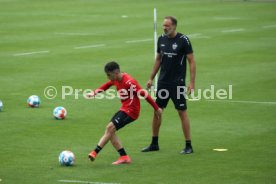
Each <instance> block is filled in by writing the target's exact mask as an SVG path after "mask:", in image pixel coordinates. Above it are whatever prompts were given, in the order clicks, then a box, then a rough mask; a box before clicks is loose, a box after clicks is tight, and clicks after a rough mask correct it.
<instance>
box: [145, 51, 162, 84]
mask: <svg viewBox="0 0 276 184" xmlns="http://www.w3.org/2000/svg"><path fill="white" fill-rule="evenodd" d="M160 64H161V56H160V54H159V53H157V56H156V58H155V63H154V66H153V69H152V72H151V74H150V78H149V80H148V82H147V88H148V89H149V88H150V87H151V86H152V81H153V79H154V77H155V76H156V74H157V72H158V70H159V68H160Z"/></svg>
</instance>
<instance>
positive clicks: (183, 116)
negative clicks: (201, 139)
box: [171, 86, 193, 154]
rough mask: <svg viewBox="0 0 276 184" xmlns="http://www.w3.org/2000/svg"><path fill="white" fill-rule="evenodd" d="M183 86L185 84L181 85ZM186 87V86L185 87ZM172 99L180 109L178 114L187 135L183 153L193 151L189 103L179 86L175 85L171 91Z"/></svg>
mask: <svg viewBox="0 0 276 184" xmlns="http://www.w3.org/2000/svg"><path fill="white" fill-rule="evenodd" d="M180 87H181V88H182V87H184V86H180ZM183 89H184V88H183ZM171 97H172V101H173V103H174V106H175V109H176V110H177V111H178V115H179V117H180V120H181V126H182V130H183V134H184V137H185V148H184V149H183V150H182V151H181V153H182V154H189V153H193V148H192V143H191V133H190V121H189V118H188V114H187V103H186V98H185V95H184V94H183V93H180V92H179V89H178V86H175V87H174V88H173V90H172V91H171Z"/></svg>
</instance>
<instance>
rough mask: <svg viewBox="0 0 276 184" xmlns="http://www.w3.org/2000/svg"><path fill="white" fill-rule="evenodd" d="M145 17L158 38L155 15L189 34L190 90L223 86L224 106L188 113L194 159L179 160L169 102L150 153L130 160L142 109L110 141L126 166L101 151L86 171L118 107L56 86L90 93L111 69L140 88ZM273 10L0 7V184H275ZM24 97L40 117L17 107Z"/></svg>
mask: <svg viewBox="0 0 276 184" xmlns="http://www.w3.org/2000/svg"><path fill="white" fill-rule="evenodd" d="M154 7H156V8H157V28H158V30H157V31H158V35H160V34H161V33H162V21H163V17H164V16H166V15H174V16H176V17H177V18H178V20H179V25H178V31H179V32H182V33H185V34H187V35H190V39H191V41H192V44H193V48H194V53H195V57H196V62H197V78H196V87H197V89H208V88H210V86H211V85H215V88H216V89H219V88H222V89H228V86H229V85H232V86H233V99H232V100H222V101H214V100H213V101H212V100H211V101H208V100H204V99H202V100H200V101H189V102H188V113H189V118H190V120H191V133H192V141H193V146H194V151H195V153H194V154H192V155H187V156H185V155H180V154H179V152H180V151H181V149H183V146H184V139H183V134H182V130H181V126H180V122H179V118H178V116H177V113H176V111H175V110H174V108H173V105H172V103H170V104H169V107H168V108H167V109H166V110H165V112H164V116H163V125H162V127H161V132H160V147H161V150H160V151H159V152H155V153H141V152H140V150H141V149H142V148H143V147H145V146H147V145H148V144H149V143H150V139H151V119H152V114H153V112H152V108H151V107H150V106H149V105H148V104H147V103H146V102H145V101H144V100H142V110H141V114H140V118H139V119H138V120H137V121H135V122H134V123H132V124H131V125H129V126H127V127H125V128H124V129H122V130H120V131H119V132H118V135H119V137H120V138H121V140H122V142H123V145H124V147H125V149H126V151H127V152H128V154H129V155H130V156H131V157H132V160H133V163H132V164H131V165H121V166H113V165H111V163H112V162H113V161H114V160H116V159H117V157H118V154H117V153H116V151H115V150H114V149H113V147H112V146H111V144H108V145H107V146H106V147H105V148H104V150H103V151H102V152H101V154H100V155H99V156H98V158H97V160H96V161H95V162H94V163H91V162H90V161H89V160H88V159H87V154H88V153H89V152H90V150H91V149H93V148H94V147H95V145H96V144H97V142H98V140H99V138H100V137H101V136H102V134H103V133H104V130H105V126H106V124H107V123H108V121H109V120H110V118H111V117H112V115H113V114H114V113H115V112H116V111H117V110H118V108H119V107H120V101H119V100H118V99H114V100H86V99H84V98H83V97H82V96H81V95H79V99H78V100H76V99H74V96H72V95H71V96H67V97H66V98H65V99H64V100H63V99H62V98H61V89H62V86H72V87H73V88H74V89H83V90H84V89H91V88H93V89H95V88H96V87H98V86H99V85H100V84H102V83H104V82H106V80H107V78H106V76H105V74H104V72H103V66H104V65H105V63H106V62H108V61H111V60H116V61H118V62H119V64H120V65H121V69H122V70H123V71H126V72H128V73H130V74H131V75H132V76H133V77H135V78H136V79H137V80H138V81H139V82H140V84H141V85H142V86H144V87H145V84H146V81H147V79H148V77H149V74H150V72H151V69H152V67H153V62H154V61H153V8H154ZM275 9H276V3H275V1H271V0H270V1H254V0H252V1H249V0H248V1H237V0H236V1H227V0H224V1H223V0H212V1H211V0H206V1H205V0H201V1H199V0H187V1H186V0H185V1H184V0H171V1H158V0H153V1H147V0H141V1H138V2H137V1H132V0H122V1H119V0H118V1H115V0H114V1H113V0H106V1H101V0H91V1H89V0H78V1H77V0H76V1H74V0H57V1H51V0H50V1H35V0H21V1H19V0H0V100H1V101H3V104H4V110H3V112H0V184H2V183H3V184H4V183H7V184H10V183H11V184H14V183H21V184H24V183H26V184H31V183H40V184H49V183H61V181H60V180H70V181H73V180H75V181H76V182H75V183H77V181H78V182H84V181H87V183H89V182H90V183H96V182H98V183H120V184H133V183H134V184H136V183H137V184H140V183H147V184H155V183H160V184H161V183H168V184H171V183H172V184H174V183H176V184H182V183H189V184H201V183H208V184H209V183H210V184H214V183H219V184H220V183H224V184H230V183H231V184H238V183H242V184H244V183H248V184H252V183H267V184H269V183H271V184H272V183H276V175H275V170H276V159H275V156H276V146H275V142H276V137H275V135H276V121H275V112H276V96H275V94H276V74H275V70H276V57H275V51H276V37H275V32H276V14H275ZM188 78H189V77H188ZM187 80H188V79H187ZM47 86H54V87H56V88H57V90H58V95H57V97H56V98H55V99H52V100H50V99H47V98H46V97H45V96H44V94H43V93H44V89H45V87H47ZM33 94H36V95H38V96H40V98H41V101H42V104H41V107H40V108H37V109H32V108H29V107H27V105H26V100H27V98H28V96H30V95H33ZM80 94H81V93H80ZM56 106H64V107H65V108H66V109H67V111H68V116H67V119H66V120H64V121H57V120H55V119H53V117H52V111H53V109H54V108H55V107H56ZM214 148H227V149H228V151H227V152H215V151H213V149H214ZM66 149H68V150H71V151H73V152H74V153H75V155H76V163H75V166H73V167H62V166H60V165H59V163H58V155H59V153H60V152H61V151H63V150H66Z"/></svg>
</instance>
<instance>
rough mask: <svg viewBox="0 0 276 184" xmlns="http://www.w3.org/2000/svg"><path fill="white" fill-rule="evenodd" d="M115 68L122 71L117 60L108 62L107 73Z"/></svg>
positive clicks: (105, 68)
mask: <svg viewBox="0 0 276 184" xmlns="http://www.w3.org/2000/svg"><path fill="white" fill-rule="evenodd" d="M114 70H119V71H120V66H119V64H118V63H116V62H115V61H111V62H109V63H107V64H106V65H105V67H104V71H105V73H108V72H113V71H114Z"/></svg>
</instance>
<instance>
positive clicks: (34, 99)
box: [27, 95, 40, 107]
mask: <svg viewBox="0 0 276 184" xmlns="http://www.w3.org/2000/svg"><path fill="white" fill-rule="evenodd" d="M27 103H28V105H29V106H30V107H39V106H40V98H39V97H38V96H37V95H32V96H30V97H29V98H28V100H27Z"/></svg>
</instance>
